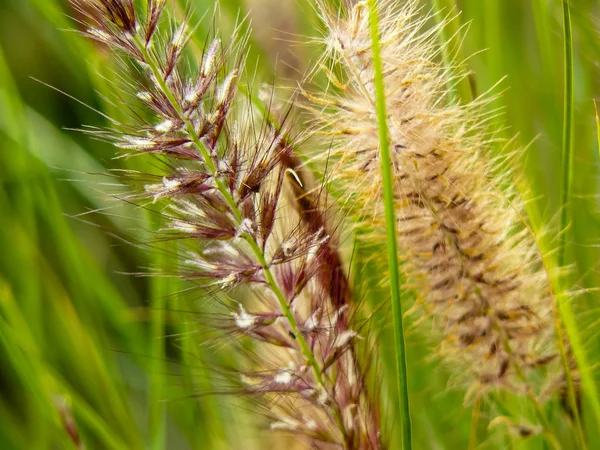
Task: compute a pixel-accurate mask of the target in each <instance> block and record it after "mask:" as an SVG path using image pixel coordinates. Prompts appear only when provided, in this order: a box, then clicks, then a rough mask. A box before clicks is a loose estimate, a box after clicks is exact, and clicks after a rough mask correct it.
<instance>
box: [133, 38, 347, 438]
mask: <svg viewBox="0 0 600 450" xmlns="http://www.w3.org/2000/svg"><path fill="white" fill-rule="evenodd" d="M136 42H137V44H138V47H139V49H140V51H141V52H142V55H143V56H144V59H145V60H146V63H147V64H148V65H149V66H150V69H151V70H152V73H153V75H154V77H155V78H156V80H157V82H158V84H159V87H160V89H161V91H162V92H163V93H164V94H165V96H166V97H167V99H168V100H169V102H170V103H171V105H172V106H173V108H175V110H176V111H177V114H178V115H179V117H180V118H181V120H183V122H184V123H185V128H186V132H187V133H188V135H189V136H190V138H191V139H192V142H193V143H194V146H195V147H196V148H197V149H198V151H199V152H200V154H201V156H202V159H203V162H204V163H205V164H206V167H207V169H208V171H209V172H210V174H211V175H212V176H213V179H214V181H215V185H216V187H217V190H218V191H219V193H220V194H221V195H222V196H223V198H224V199H225V201H226V202H227V204H228V206H229V208H230V209H231V212H232V213H233V215H234V216H235V219H236V222H237V225H241V223H242V219H243V215H242V212H241V210H240V208H239V207H238V205H237V203H236V201H235V199H234V198H233V196H232V195H231V193H230V192H229V189H228V188H227V185H226V184H225V183H224V182H223V180H221V179H220V178H219V177H218V176H217V167H216V165H215V163H214V162H213V160H212V157H211V155H210V152H209V151H208V149H207V148H206V147H205V146H204V144H202V142H201V141H200V138H199V137H198V135H197V133H196V130H195V129H194V125H193V124H192V122H191V121H190V120H189V119H188V118H187V117H186V116H185V114H183V111H182V110H181V107H180V105H179V102H178V101H177V99H176V98H175V96H174V95H173V93H172V92H171V90H170V89H169V87H168V86H167V84H166V83H165V81H164V79H163V77H162V74H161V71H160V68H159V67H158V65H157V64H156V62H155V61H154V59H153V58H152V56H151V55H150V53H149V52H148V50H147V49H146V47H145V46H144V45H143V44H142V43H141V41H139V39H138V40H137V41H136ZM242 238H243V239H244V240H245V241H246V242H247V243H248V245H249V246H250V248H251V250H252V252H253V253H254V256H255V257H256V259H257V260H258V263H259V264H260V265H261V267H262V269H263V272H264V274H265V278H266V281H267V284H268V285H269V287H270V288H271V290H272V291H273V293H274V294H275V297H276V298H277V301H278V302H279V306H280V308H281V311H282V313H283V315H284V316H285V318H286V319H287V321H288V323H289V325H290V327H291V329H292V332H293V333H294V335H295V338H296V341H297V342H298V345H299V346H300V350H301V351H302V355H303V356H304V357H305V358H306V361H307V362H308V364H309V365H310V366H311V368H312V370H313V374H314V377H315V380H316V382H317V383H318V384H319V386H321V388H322V389H323V390H324V391H325V392H326V393H327V394H328V395H329V392H328V391H327V388H326V385H325V380H324V379H323V375H322V372H321V367H320V366H319V364H318V362H317V359H316V358H315V355H314V353H313V352H312V350H311V349H310V347H309V345H308V343H307V342H306V339H305V338H304V336H303V335H302V333H301V332H300V329H299V327H298V322H297V321H296V318H295V317H294V314H293V313H292V310H291V308H290V305H289V304H288V302H287V300H286V298H285V296H284V295H283V292H282V291H281V289H280V288H279V285H278V284H277V281H276V280H275V277H274V276H273V273H272V271H271V268H270V265H269V263H268V262H267V259H266V257H265V254H264V252H263V251H262V249H261V248H260V246H259V245H258V243H257V242H256V241H255V240H254V238H253V237H252V236H250V235H249V234H248V233H244V234H243V235H242ZM332 411H333V414H334V418H335V420H336V423H337V425H338V427H339V429H340V431H341V432H342V435H343V436H344V437H345V436H346V433H345V428H344V426H343V421H342V415H341V412H340V411H339V408H337V407H334V406H332Z"/></svg>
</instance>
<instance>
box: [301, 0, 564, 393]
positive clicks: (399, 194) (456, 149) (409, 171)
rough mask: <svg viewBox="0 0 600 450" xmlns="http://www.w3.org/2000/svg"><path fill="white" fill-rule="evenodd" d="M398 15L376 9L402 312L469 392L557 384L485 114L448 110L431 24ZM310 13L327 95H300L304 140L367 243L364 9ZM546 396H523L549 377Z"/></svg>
mask: <svg viewBox="0 0 600 450" xmlns="http://www.w3.org/2000/svg"><path fill="white" fill-rule="evenodd" d="M404 3H405V5H404V6H397V4H396V2H392V1H385V2H382V3H381V4H380V5H379V11H380V17H381V19H380V20H381V25H380V26H381V29H380V33H381V55H382V62H383V74H384V85H385V92H386V103H387V112H388V125H389V134H390V152H391V158H392V164H393V174H394V178H395V186H394V190H395V199H396V201H395V204H396V217H397V224H398V228H397V230H398V235H399V248H400V252H401V253H402V255H401V256H402V257H403V261H404V264H403V266H402V268H401V270H402V271H403V272H404V273H405V274H406V275H407V277H408V280H409V283H410V286H412V287H413V288H414V290H415V292H416V295H417V296H418V306H420V308H415V309H417V310H419V311H421V313H424V314H428V315H431V316H433V318H434V319H435V323H437V324H441V328H440V329H439V331H440V335H441V338H440V339H439V341H438V342H440V341H441V344H440V351H441V353H442V354H443V355H445V356H447V357H448V358H449V360H450V361H452V367H453V368H454V369H456V373H457V374H461V375H460V376H461V377H462V374H463V373H465V374H467V375H466V376H464V378H463V381H465V382H467V383H468V385H469V386H470V392H472V393H474V392H479V393H481V392H485V391H487V390H492V389H496V388H506V389H510V390H511V391H513V392H519V393H524V392H526V391H529V388H530V387H531V386H532V383H533V381H532V380H533V378H534V376H533V375H534V372H536V371H537V370H538V369H539V370H540V371H542V372H544V371H545V370H546V371H547V372H548V373H551V374H552V373H553V374H556V373H560V369H559V368H558V364H559V358H558V356H557V351H556V349H555V348H554V343H553V340H552V335H553V332H554V330H553V322H552V315H551V313H552V298H551V292H550V288H549V281H548V278H547V276H546V274H545V272H544V271H543V270H542V269H543V267H542V261H541V257H540V254H539V252H538V251H537V248H536V245H535V242H534V239H533V237H532V236H531V235H530V233H529V232H528V229H527V227H526V226H524V224H523V220H522V219H521V217H520V214H519V207H518V206H517V205H518V203H519V202H518V199H517V198H516V196H515V194H514V192H513V191H512V189H511V188H510V187H509V188H507V187H506V186H507V185H508V184H509V183H507V182H506V180H503V179H499V178H498V175H497V172H498V171H497V170H496V169H497V163H496V162H494V160H493V159H492V158H490V157H489V153H491V152H490V150H491V148H492V141H491V134H490V132H489V131H487V130H486V123H485V121H486V116H485V115H482V112H481V111H482V109H483V108H482V106H483V105H484V104H485V101H482V100H479V101H476V102H474V103H472V104H470V105H466V106H458V105H453V104H451V103H450V102H448V101H447V91H446V86H447V83H448V82H449V76H448V74H447V73H446V72H445V71H444V70H443V69H442V68H441V67H440V66H439V65H438V64H437V63H435V60H436V51H437V49H436V32H437V30H435V29H434V30H429V31H427V30H425V29H424V26H425V23H426V22H427V21H428V20H429V19H430V18H429V17H419V15H418V14H417V12H418V10H417V3H416V2H414V1H408V2H404ZM320 10H321V12H322V19H323V22H324V23H325V25H326V28H327V30H326V36H325V38H324V44H325V46H326V48H327V54H326V56H325V57H324V58H323V61H322V64H321V66H320V67H321V68H322V70H323V71H324V72H325V75H326V76H327V77H328V80H329V84H330V89H329V90H328V92H326V93H325V94H323V93H315V94H310V93H307V94H306V96H307V97H308V98H309V100H310V101H311V106H310V107H309V109H311V111H312V112H313V113H314V114H313V117H312V121H313V124H315V125H314V126H315V129H316V132H317V134H322V135H325V136H327V139H323V138H321V141H325V145H324V146H321V147H320V149H319V150H318V151H317V152H315V154H313V155H312V161H313V162H316V163H319V162H320V163H321V166H324V165H325V164H327V165H328V173H327V176H328V178H329V179H330V180H331V181H330V186H331V188H332V190H333V191H334V192H336V195H337V196H338V198H339V202H340V203H341V204H342V205H344V206H345V208H347V210H348V211H349V212H350V215H351V217H352V218H353V219H354V220H356V221H358V225H357V227H359V228H360V229H361V234H362V236H363V237H364V238H365V239H364V243H365V245H369V244H370V243H373V242H376V243H379V242H381V239H380V238H381V237H382V236H384V235H385V234H384V233H385V225H384V222H383V212H384V209H383V202H382V182H381V177H380V160H379V156H378V143H379V139H378V123H377V115H376V110H375V89H374V85H373V64H372V59H371V50H370V46H371V41H370V29H369V23H368V11H367V6H366V4H365V3H364V2H360V3H358V4H356V5H355V6H354V7H352V8H351V9H349V10H346V11H342V12H341V13H340V12H329V11H328V10H327V8H326V7H325V6H324V5H321V7H320ZM503 169H504V168H503ZM465 369H467V370H465ZM457 376H458V375H457ZM538 383H539V381H538ZM547 383H548V384H549V386H545V387H543V388H542V387H540V386H538V389H536V393H537V394H540V393H541V392H542V391H543V392H545V393H548V392H551V391H553V390H554V391H555V390H557V389H563V388H564V383H563V380H562V377H561V378H560V379H555V380H551V381H548V382H547Z"/></svg>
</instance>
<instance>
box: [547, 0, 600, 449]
mask: <svg viewBox="0 0 600 450" xmlns="http://www.w3.org/2000/svg"><path fill="white" fill-rule="evenodd" d="M563 22H564V63H565V84H564V102H565V103H564V119H563V120H564V123H563V127H564V128H563V149H562V187H561V189H562V192H561V197H562V198H561V199H562V210H561V217H560V230H561V231H562V232H566V228H567V227H568V226H569V223H570V219H571V211H570V201H571V191H572V184H573V127H574V121H575V117H574V88H573V85H574V83H573V82H574V62H573V33H572V28H571V11H570V5H569V0H563ZM566 262H567V261H566V246H565V244H564V243H563V245H561V247H560V250H559V255H558V264H559V267H564V266H565V265H566ZM557 306H558V311H559V314H560V317H561V319H562V321H563V324H564V328H565V331H566V333H567V336H568V337H569V342H570V344H571V348H572V349H573V353H574V355H575V359H576V361H577V365H578V368H579V370H580V372H581V378H582V383H583V389H584V391H585V392H586V393H587V394H588V396H589V398H590V401H591V402H592V405H593V409H594V413H595V414H596V416H597V420H599V421H600V404H598V394H597V392H596V386H595V384H594V381H593V379H592V377H591V374H590V372H589V368H588V364H587V356H586V353H585V349H584V348H583V344H582V342H581V340H580V337H579V332H578V329H577V322H576V318H575V314H574V311H573V309H572V307H571V304H570V303H569V301H568V297H567V295H566V294H565V292H564V289H562V288H561V289H560V290H559V292H558V295H557ZM557 326H558V327H559V330H558V331H559V339H560V346H561V353H562V359H563V365H564V366H565V375H566V377H567V384H568V391H569V392H568V394H569V403H570V406H571V410H572V411H573V415H574V421H575V427H576V432H577V434H578V439H579V440H580V443H581V444H582V445H583V446H585V437H584V433H583V429H582V425H581V419H580V417H579V409H578V407H577V399H576V393H575V387H574V383H573V378H572V375H571V373H570V370H569V366H568V360H567V355H566V351H565V349H564V343H563V339H562V332H561V330H560V327H561V326H562V325H561V324H560V323H557ZM599 423H600V422H599Z"/></svg>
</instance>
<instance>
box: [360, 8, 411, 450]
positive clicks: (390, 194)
mask: <svg viewBox="0 0 600 450" xmlns="http://www.w3.org/2000/svg"><path fill="white" fill-rule="evenodd" d="M369 21H370V26H371V51H372V53H373V70H374V83H375V96H376V108H377V120H378V122H379V151H380V155H381V156H380V157H381V176H382V181H383V197H384V204H385V223H386V229H387V249H388V264H389V272H390V291H391V296H392V314H393V318H394V340H395V345H396V370H397V372H398V377H397V379H398V395H399V397H400V402H399V403H400V423H401V429H402V448H403V449H404V450H410V449H411V448H412V437H411V433H412V432H411V425H410V406H409V402H408V384H407V376H406V344H405V342H404V326H403V324H402V303H401V298H400V273H399V270H398V266H399V263H398V238H397V236H396V217H395V207H394V189H393V180H392V167H391V158H390V147H389V136H388V126H387V112H386V105H385V87H384V83H383V64H382V62H381V49H380V43H379V15H378V11H377V3H376V0H369Z"/></svg>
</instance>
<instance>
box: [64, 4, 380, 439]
mask: <svg viewBox="0 0 600 450" xmlns="http://www.w3.org/2000/svg"><path fill="white" fill-rule="evenodd" d="M74 4H75V6H76V7H77V8H78V9H79V10H80V11H81V12H83V13H84V14H86V15H87V17H88V22H87V25H86V26H87V31H85V34H86V35H88V36H90V37H92V38H93V39H96V40H99V41H101V42H102V43H104V44H107V45H109V46H111V47H112V48H114V49H116V50H119V51H122V52H124V53H125V54H126V55H127V56H128V57H130V59H131V60H133V61H134V62H137V64H138V67H139V75H140V78H141V79H140V80H139V81H136V82H135V83H132V89H134V90H135V92H132V94H135V97H137V99H138V101H139V102H141V103H142V104H143V105H144V106H145V109H146V115H147V116H149V117H151V118H150V119H149V120H148V121H143V122H141V123H140V122H139V121H138V122H136V123H133V124H129V125H122V124H115V127H116V128H117V131H116V132H115V131H113V130H111V131H110V132H100V133H97V134H99V135H100V136H101V137H104V138H108V139H111V140H112V141H114V143H115V145H116V146H117V147H118V148H120V149H122V150H123V151H125V152H126V154H128V155H136V154H137V155H139V154H151V155H155V156H156V157H157V160H156V166H157V167H158V168H157V169H156V172H154V173H128V174H127V178H128V179H130V180H133V181H138V182H140V183H138V185H139V186H141V188H142V189H141V191H139V192H136V193H134V194H132V195H130V196H129V198H131V199H137V200H138V201H141V202H142V203H143V202H144V201H146V202H152V203H157V204H158V205H160V206H161V211H162V215H163V216H164V217H165V219H166V221H167V223H168V227H167V229H166V230H163V231H162V232H161V233H162V234H161V236H160V237H162V238H170V239H179V240H182V241H184V242H186V243H188V244H189V247H190V250H189V252H188V254H187V257H186V258H185V261H184V263H183V268H182V271H181V276H182V277H184V278H185V279H187V280H192V281H194V282H196V283H200V284H201V285H202V286H203V287H204V288H205V290H206V291H207V292H209V293H210V294H211V295H215V296H217V297H219V298H222V299H223V300H222V301H223V303H227V304H228V305H230V306H229V307H230V308H231V315H230V317H229V319H227V320H222V321H220V322H219V323H218V325H217V328H219V329H220V330H221V331H222V332H225V333H226V334H227V335H228V336H230V337H236V338H239V339H242V340H251V341H252V342H253V343H254V350H253V355H254V357H253V358H248V359H252V360H253V363H254V367H247V366H245V367H244V366H243V365H241V366H242V367H239V368H238V369H236V370H237V371H238V372H239V386H238V387H237V388H236V389H235V390H236V392H238V393H242V394H247V395H252V396H255V397H259V398H262V399H264V400H267V401H269V402H274V403H275V406H274V407H271V408H268V413H267V415H268V416H269V418H270V419H271V429H273V430H283V431H286V432H291V433H294V434H298V435H302V436H304V437H305V438H306V439H307V442H309V443H310V445H311V446H312V447H315V448H347V449H373V448H380V447H381V445H382V443H381V441H382V437H381V435H380V431H379V424H378V415H377V409H376V408H375V407H374V406H373V405H374V403H373V402H372V401H371V399H370V398H368V396H367V389H366V386H365V384H366V382H365V376H364V373H363V372H362V369H361V365H360V364H359V361H358V360H357V358H356V352H355V349H354V345H355V342H356V341H357V340H358V339H360V336H359V335H358V333H357V332H356V331H355V330H353V329H352V328H351V325H350V320H349V317H350V311H351V309H350V306H349V305H348V303H347V298H346V296H347V291H346V290H345V289H337V288H334V287H333V286H331V285H330V284H329V283H323V276H322V274H323V270H324V267H330V266H331V265H332V261H331V259H332V257H331V255H332V251H333V250H332V243H333V242H335V236H332V235H331V234H330V233H329V232H328V231H327V229H326V228H325V225H324V224H322V225H321V226H316V225H315V224H316V223H317V221H316V219H315V220H310V217H313V216H314V214H315V211H316V210H317V209H318V208H319V205H318V204H313V205H309V206H310V210H311V211H312V214H313V216H310V215H309V220H308V221H307V220H306V217H304V218H303V217H296V219H293V218H291V217H294V216H293V215H291V216H290V215H287V216H286V217H283V216H282V214H283V213H282V211H286V210H293V208H290V207H289V206H286V202H285V200H284V197H285V196H286V195H285V192H286V189H288V188H286V187H285V186H286V182H285V180H286V176H285V174H286V173H288V172H289V170H290V168H289V167H288V166H287V165H286V164H284V163H285V162H286V161H290V160H291V159H292V158H294V156H293V152H294V140H293V139H292V138H291V137H290V135H289V133H287V132H286V130H285V124H284V126H283V127H282V128H275V127H274V126H272V125H270V123H268V122H266V121H262V122H261V119H259V118H257V115H256V114H255V112H254V111H253V110H252V109H251V108H250V106H249V105H247V104H245V102H244V101H243V100H242V99H238V98H237V96H236V92H237V86H238V82H239V79H240V78H241V77H242V76H243V71H244V68H243V62H244V50H243V48H244V42H243V41H244V39H243V38H241V39H237V38H235V37H234V38H233V40H232V43H231V44H223V43H222V42H221V41H220V40H219V39H215V40H213V42H212V43H210V44H208V45H207V46H206V49H205V51H204V54H203V57H202V61H200V62H199V69H198V71H197V72H195V73H187V72H184V71H183V69H182V68H183V67H186V64H187V61H186V60H185V59H184V56H183V55H184V54H185V47H186V44H187V42H188V41H189V39H190V33H191V31H190V30H189V28H188V27H187V25H186V24H182V25H180V26H177V27H174V29H173V30H172V31H171V34H170V36H167V37H165V36H164V35H163V34H162V32H159V31H157V30H158V29H159V27H160V23H159V22H160V15H161V13H162V12H163V6H164V2H158V1H155V2H149V4H148V13H147V16H146V17H145V18H140V17H139V16H137V15H136V13H135V9H134V6H133V4H132V2H131V1H127V0H93V1H85V2H84V1H81V0H76V1H74ZM290 222H292V225H291V226H287V225H288V224H289V223H290ZM294 222H295V223H294ZM231 298H234V299H236V300H231Z"/></svg>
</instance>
